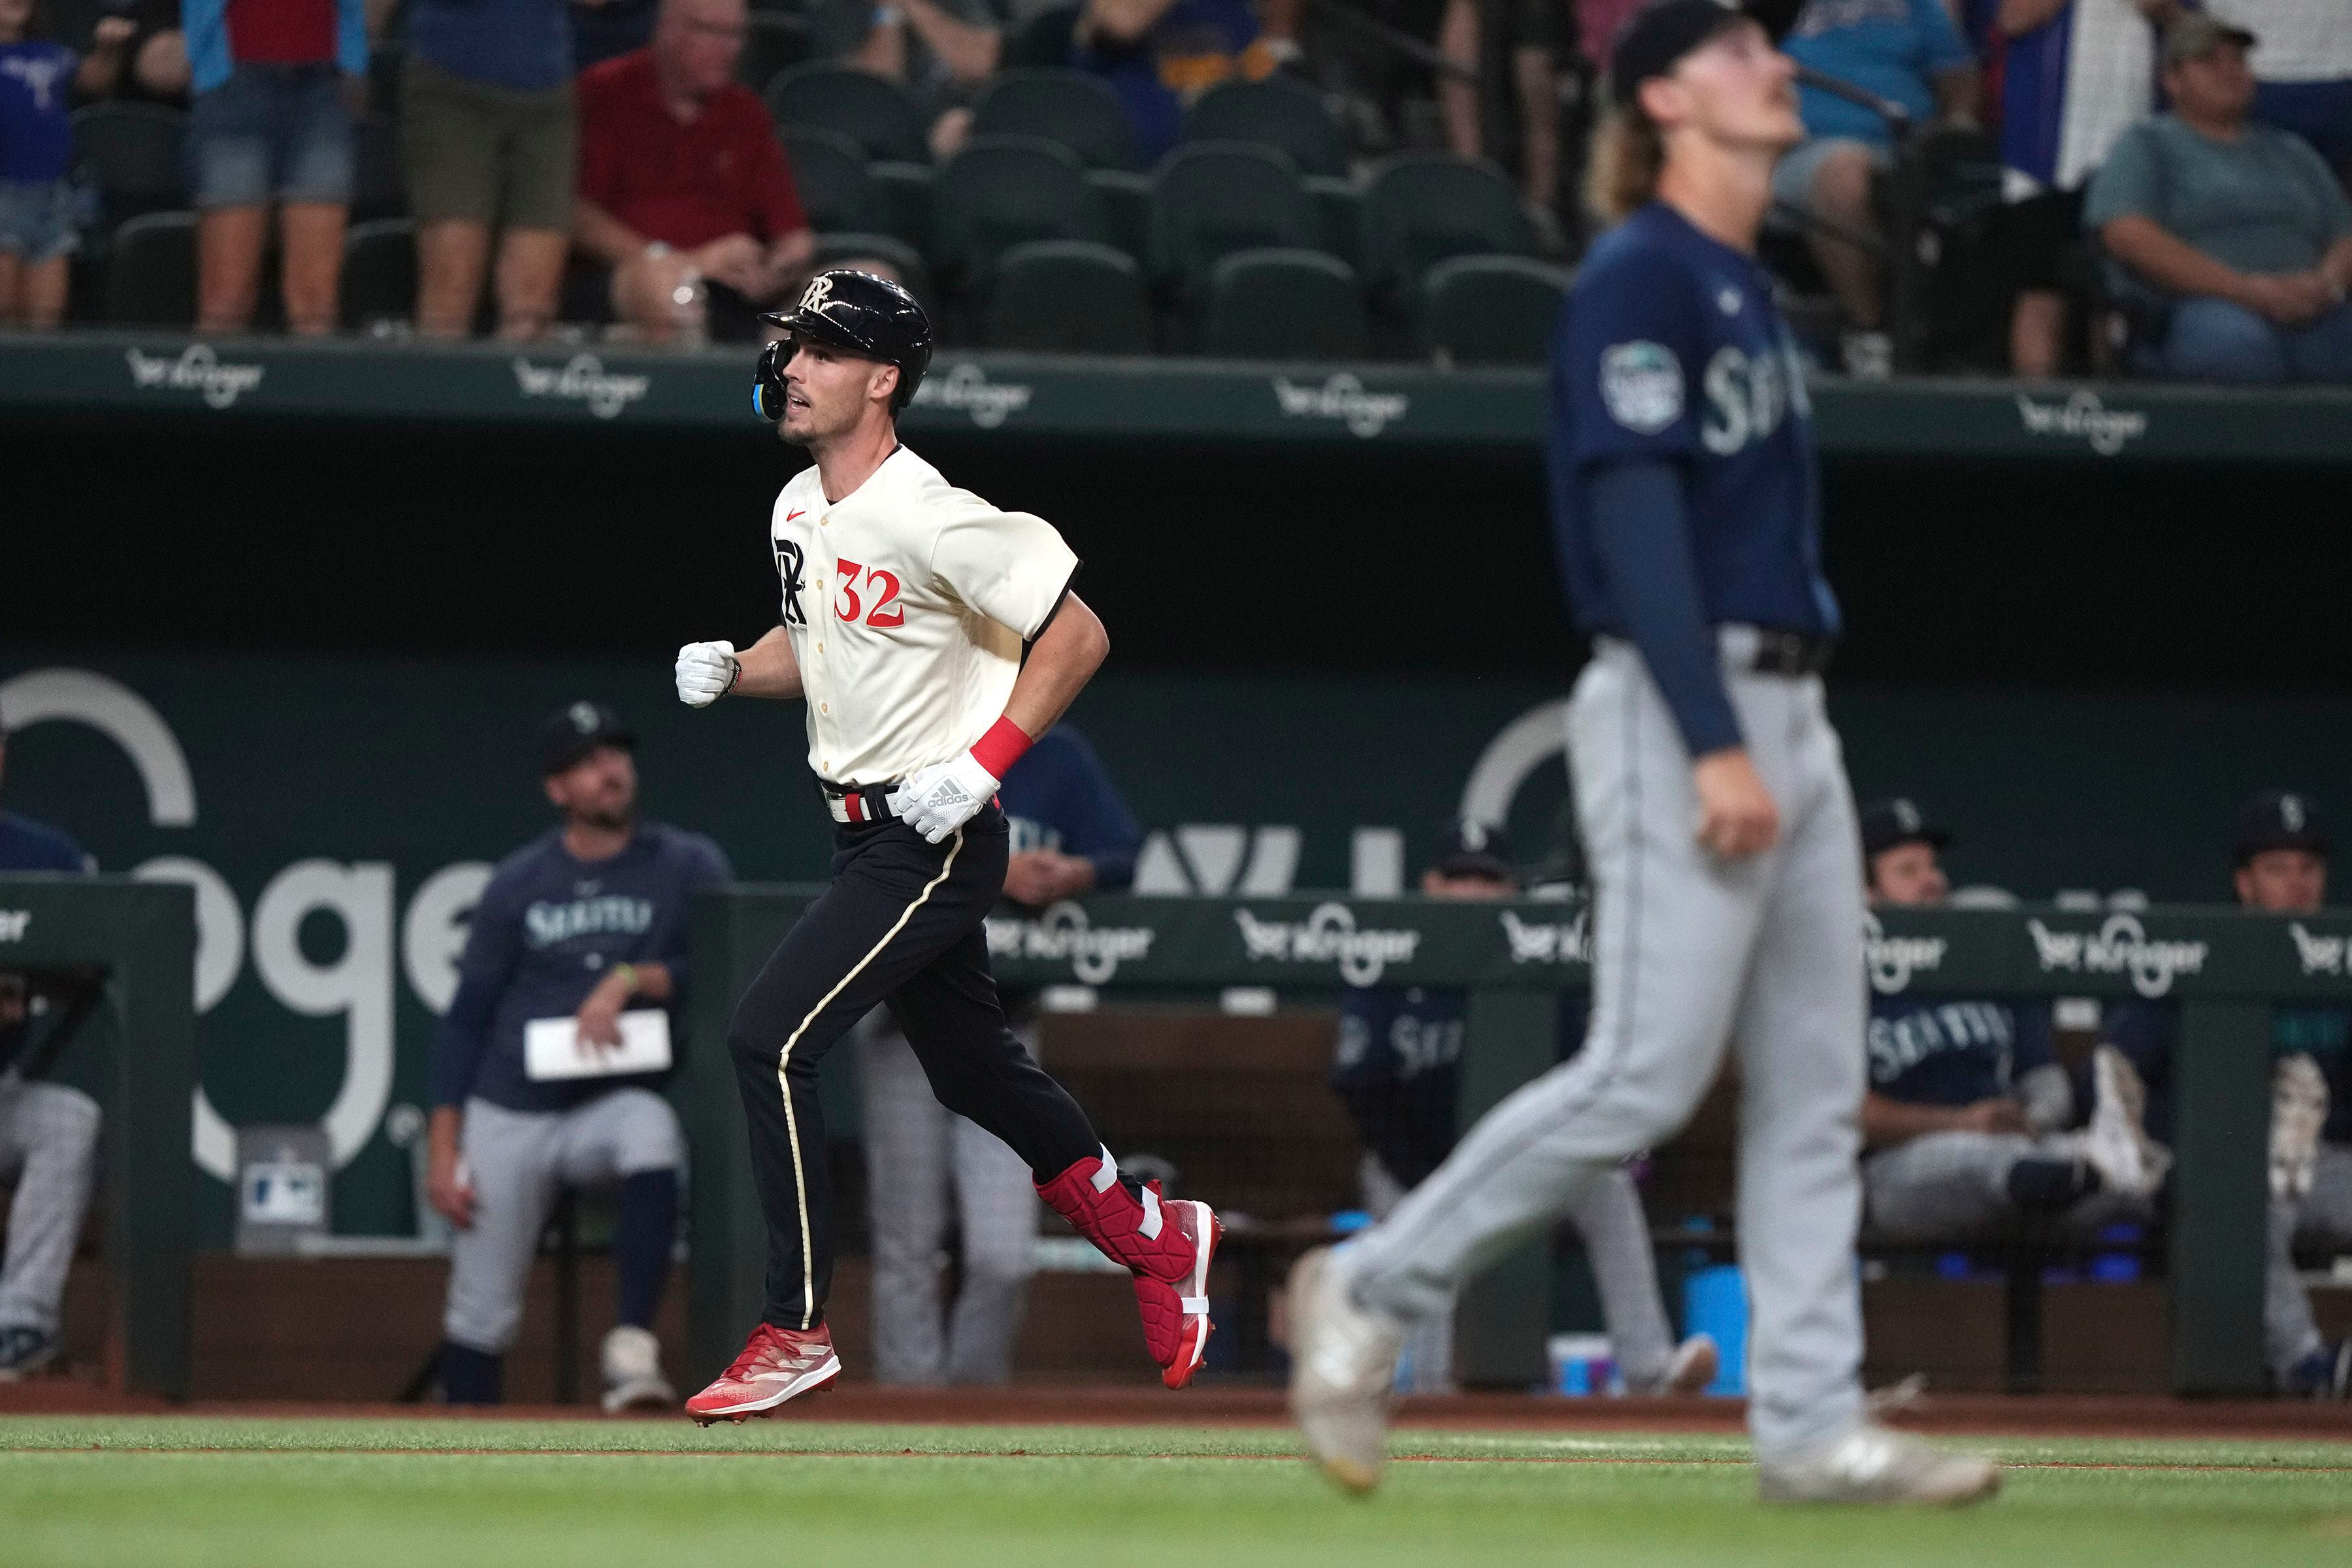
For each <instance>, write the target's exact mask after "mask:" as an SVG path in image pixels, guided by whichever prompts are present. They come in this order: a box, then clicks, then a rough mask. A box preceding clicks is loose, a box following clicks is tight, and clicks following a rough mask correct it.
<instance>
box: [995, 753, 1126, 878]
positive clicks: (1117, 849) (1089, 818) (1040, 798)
mask: <svg viewBox="0 0 2352 1568" xmlns="http://www.w3.org/2000/svg"><path fill="white" fill-rule="evenodd" d="M997 803H998V804H999V805H1002V806H1003V808H1004V816H1005V823H1006V826H1008V827H1010V828H1011V829H1012V833H1013V848H1012V853H1013V854H1015V855H1018V854H1020V853H1021V852H1022V851H1023V850H1024V849H1055V850H1059V851H1060V852H1061V853H1062V854H1065V855H1075V856H1076V857H1077V858H1080V859H1082V860H1091V861H1093V862H1094V867H1095V889H1096V890H1097V892H1106V893H1112V892H1117V891H1118V890H1119V889H1123V888H1126V887H1128V886H1129V885H1131V884H1132V883H1133V882H1134V880H1135V856H1136V852H1137V851H1138V850H1139V849H1140V848H1141V847H1143V829H1142V827H1141V826H1139V824H1138V823H1137V822H1136V820H1135V814H1134V813H1133V812H1131V811H1129V810H1128V808H1127V802H1126V801H1124V800H1122V799H1120V798H1119V794H1118V785H1117V784H1113V783H1112V782H1111V777H1110V773H1109V772H1108V770H1107V769H1106V768H1104V766H1103V765H1102V759H1101V758H1100V757H1097V756H1096V755H1095V749H1094V747H1092V746H1090V745H1088V744H1087V738H1086V737H1085V736H1084V735H1081V734H1079V733H1078V731H1076V730H1074V729H1072V728H1071V727H1070V726H1068V725H1067V724H1056V725H1055V726H1054V728H1052V729H1050V730H1048V731H1045V733H1044V734H1042V735H1040V736H1038V737H1037V742H1036V744H1034V745H1033V746H1031V747H1030V748H1029V749H1028V750H1027V751H1026V752H1023V753H1022V754H1021V760H1020V761H1019V762H1017V763H1013V771H1012V772H1011V773H1006V774H1005V775H1004V783H1003V786H1002V787H1001V788H1000V789H999V791H998V792H997Z"/></svg>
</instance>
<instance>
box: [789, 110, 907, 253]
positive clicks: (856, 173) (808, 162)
mask: <svg viewBox="0 0 2352 1568" xmlns="http://www.w3.org/2000/svg"><path fill="white" fill-rule="evenodd" d="M783 139H784V156H785V158H786V160H787V161H789V162H790V163H791V164H792V169H793V188H794V189H795V190H797V191H798V192H799V193H800V198H801V205H802V206H803V208H804V209H806V210H807V213H808V217H809V226H810V227H811V228H814V230H816V232H817V233H819V234H835V233H842V234H872V233H875V232H877V230H882V229H887V227H888V226H889V225H888V223H887V221H886V220H887V217H888V216H889V215H888V212H887V209H886V208H885V207H884V205H883V204H882V193H881V192H879V191H877V190H876V189H875V188H874V176H873V175H871V174H867V173H866V150H865V149H864V148H862V147H860V146H858V144H857V143H856V142H852V141H851V140H850V139H849V138H848V137H846V136H844V135H843V134H842V133H841V132H838V131H827V130H824V128H822V127H820V126H815V125H795V126H793V127H791V128H790V129H788V130H786V131H785V132H783Z"/></svg>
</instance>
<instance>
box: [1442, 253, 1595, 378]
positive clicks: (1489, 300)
mask: <svg viewBox="0 0 2352 1568" xmlns="http://www.w3.org/2000/svg"><path fill="white" fill-rule="evenodd" d="M1572 280H1573V275H1572V274H1571V273H1570V272H1569V271H1568V270H1567V269H1566V268H1559V267H1554V266H1552V265H1550V264H1549V263H1548V262H1542V261H1536V260H1531V259H1530V258H1527V257H1524V256H1457V257H1454V258H1452V259H1450V260H1446V261H1441V262H1439V263H1438V264H1437V265H1436V266H1434V267H1433V268H1430V269H1429V274H1428V276H1427V277H1425V278H1424V279H1423V280H1422V303H1421V309H1420V310H1419V311H1418V312H1417V322H1418V326H1419V329H1420V330H1419V333H1418V336H1419V339H1420V342H1421V345H1422V347H1423V349H1425V350H1427V351H1428V352H1429V353H1430V354H1431V356H1432V357H1433V358H1434V359H1435V360H1436V361H1437V362H1438V363H1440V364H1541V363H1544V362H1545V361H1546V360H1547V359H1548V358H1549V355H1550V348H1551V331H1552V324H1553V322H1555V321H1558V320H1559V302H1560V300H1562V299H1563V298H1564V297H1565V296H1566V295H1567V293H1568V286H1569V284H1570V282H1571V281H1572Z"/></svg>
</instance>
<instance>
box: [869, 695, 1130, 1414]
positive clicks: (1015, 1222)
mask: <svg viewBox="0 0 2352 1568" xmlns="http://www.w3.org/2000/svg"><path fill="white" fill-rule="evenodd" d="M1003 805H1004V815H1005V817H1006V820H1007V821H1008V822H1009V823H1010V824H1011V826H1012V832H1013V854H1012V858H1011V859H1010V860H1009V861H1008V862H1007V863H1006V867H1005V872H1004V899H1005V901H1006V902H1007V903H1008V904H1011V905H1013V906H1016V909H1017V910H1018V911H1021V912H1026V913H1028V914H1029V915H1030V916H1031V917H1032V918H1034V916H1035V914H1036V913H1037V911H1039V910H1044V909H1045V907H1046V906H1048V905H1050V904H1054V903H1057V902H1059V901H1060V900H1064V899H1070V898H1076V896H1077V895H1079V894H1081V893H1087V892H1117V891H1118V890H1120V889H1124V888H1126V887H1127V886H1128V885H1129V884H1130V883H1131V882H1133V881H1134V880H1135V856H1136V851H1137V850H1139V849H1140V848H1141V847H1142V846H1143V829H1142V828H1141V827H1140V826H1137V824H1136V820H1135V817H1134V815H1133V814H1132V813H1130V812H1129V810H1128V808H1127V803H1126V802H1125V801H1124V800H1121V799H1120V798H1119V794H1118V785H1117V784H1114V783H1113V782H1112V781H1111V777H1110V773H1109V772H1108V770H1107V769H1105V768H1104V766H1103V764H1102V761H1101V759H1100V758H1098V757H1097V756H1096V755H1095V752H1094V748H1093V747H1092V746H1089V745H1088V744H1087V742H1086V738H1085V737H1084V736H1083V735H1081V734H1079V733H1078V731H1076V730H1075V729H1073V728H1071V727H1070V726H1069V725H1067V724H1061V725H1056V726H1055V728H1053V729H1051V730H1048V731H1045V734H1043V735H1041V736H1039V737H1038V738H1037V743H1036V744H1035V745H1034V746H1032V747H1031V748H1030V749H1029V750H1028V751H1027V752H1024V754H1023V756H1022V758H1021V760H1020V761H1019V762H1018V763H1014V764H1013V771H1012V772H1011V773H1007V774H1005V776H1004V784H1003ZM998 992H999V1000H1000V1001H1002V1002H1003V1005H1004V1015H1005V1018H1006V1020H1007V1021H1008V1022H1010V1023H1011V1024H1012V1026H1013V1033H1014V1034H1015V1035H1017V1036H1018V1037H1020V1040H1021V1043H1022V1045H1023V1046H1024V1047H1026V1048H1027V1050H1028V1052H1029V1054H1030V1056H1031V1057H1032V1058H1034V1057H1036V1056H1037V1055H1038V1045H1037V1005H1036V1000H1035V998H1034V996H1032V995H1031V994H1029V993H1028V992H1026V991H1024V990H1022V989H1020V988H1019V987H1014V986H999V987H998ZM857 1072H858V1081H859V1083H860V1085H861V1086H862V1087H863V1089H864V1094H865V1113H866V1116H865V1121H866V1184H867V1189H868V1194H869V1198H870V1202H871V1205H872V1207H871V1213H872V1215H873V1226H874V1376H875V1378H876V1380H877V1382H881V1383H918V1384H923V1383H955V1384H975V1383H1003V1382H1005V1381H1006V1380H1008V1379H1009V1378H1011V1377H1012V1375H1013V1342H1014V1340H1015V1339H1017V1338H1018V1337H1019V1334H1020V1331H1021V1318H1022V1313H1023V1310H1024V1305H1025V1302H1026V1300H1027V1296H1028V1291H1029V1276H1030V1274H1031V1273H1032V1272H1033V1271H1034V1268H1035V1264H1034V1261H1033V1260H1032V1258H1031V1254H1032V1252H1033V1251H1034V1243H1035V1241H1036V1239H1037V1206H1038V1205H1037V1190H1036V1187H1035V1186H1034V1184H1033V1182H1032V1177H1031V1174H1030V1171H1029V1167H1028V1166H1027V1165H1026V1164H1024V1163H1022V1160H1021V1157H1020V1156H1019V1155H1017V1154H1015V1153H1013V1151H1012V1150H1010V1149H1008V1148H1006V1147H1005V1146H1004V1144H1003V1142H1001V1141H1000V1140H999V1139H998V1138H997V1137H996V1136H995V1134H993V1133H992V1132H989V1131H984V1130H983V1129H982V1128H980V1127H978V1126H975V1125H974V1124H973V1123H971V1121H966V1120H965V1119H964V1118H962V1117H961V1116H958V1115H955V1114H954V1113H953V1112H951V1111H950V1110H948V1109H947V1108H946V1107H945V1106H943V1105H941V1104H940V1102H939V1100H937V1099H936V1098H935V1097H934V1096H933V1095H932V1093H931V1087H930V1084H929V1081H928V1080H927V1079H926V1078H925V1077H924V1072H923V1067H922V1064H921V1063H920V1062H919V1061H917V1060H916V1059H915V1051H914V1047H911V1046H909V1045H908V1043H907V1037H906V1035H905V1034H904V1032H902V1031H901V1030H900V1029H899V1028H898V1023H897V1020H896V1019H894V1018H893V1017H891V1016H890V1014H889V1011H888V1009H887V1008H883V1007H877V1008H876V1009H875V1010H874V1011H873V1012H872V1013H871V1014H868V1015H867V1016H866V1022H865V1023H864V1024H862V1025H860V1026H859V1027H858V1030H857ZM950 1189H952V1191H953V1196H954V1203H955V1212H956V1214H957V1215H958V1217H959V1221H960V1225H959V1231H960V1234H961V1237H962V1249H961V1263H962V1268H961V1286H960V1288H959V1289H958V1290H957V1292H956V1300H955V1307H954V1310H952V1311H951V1312H950V1313H948V1314H946V1316H945V1327H946V1332H945V1335H944V1337H943V1336H942V1334H941V1332H940V1329H941V1322H942V1314H941V1312H940V1258H941V1257H942V1256H943V1252H944V1248H945V1245H946V1242H947V1231H948V1212H949V1211H948V1204H949V1197H950Z"/></svg>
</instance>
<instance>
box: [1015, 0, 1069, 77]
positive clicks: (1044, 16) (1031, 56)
mask: <svg viewBox="0 0 2352 1568" xmlns="http://www.w3.org/2000/svg"><path fill="white" fill-rule="evenodd" d="M1079 10H1080V7H1078V6H1076V5H1055V6H1053V7H1051V8H1050V9H1047V10H1044V11H1040V12H1038V13H1037V14H1036V15H1034V16H1031V17H1030V18H1029V19H1028V20H1027V21H1025V22H1023V23H1021V24H1020V25H1019V26H1016V27H1014V28H1013V36H1012V37H1011V38H1009V39H1007V40H1006V42H1005V46H1004V59H1003V68H1004V69H1006V70H1017V69H1028V68H1046V67H1052V66H1066V65H1068V64H1069V63H1070V39H1071V35H1072V34H1073V33H1075V32H1076V30H1077V26H1078V12H1079Z"/></svg>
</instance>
